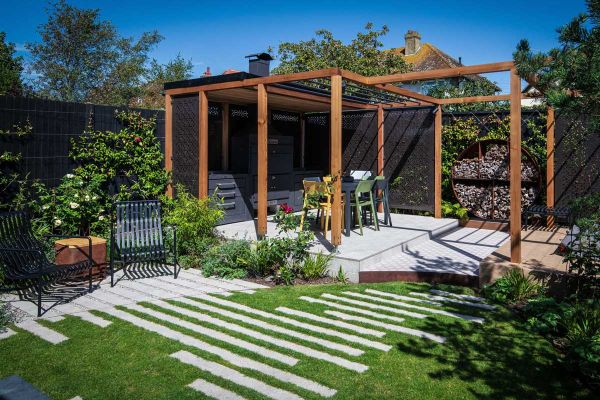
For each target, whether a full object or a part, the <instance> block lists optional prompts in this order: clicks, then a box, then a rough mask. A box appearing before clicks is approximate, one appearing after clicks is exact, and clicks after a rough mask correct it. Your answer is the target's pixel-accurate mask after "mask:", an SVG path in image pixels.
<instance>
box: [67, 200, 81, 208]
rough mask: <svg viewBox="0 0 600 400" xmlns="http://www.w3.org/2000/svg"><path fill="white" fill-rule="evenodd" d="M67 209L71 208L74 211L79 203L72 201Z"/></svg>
mask: <svg viewBox="0 0 600 400" xmlns="http://www.w3.org/2000/svg"><path fill="white" fill-rule="evenodd" d="M69 207H71V208H72V209H73V210H74V209H76V208H77V207H79V203H75V202H74V201H72V202H70V203H69Z"/></svg>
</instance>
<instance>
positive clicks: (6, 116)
mask: <svg viewBox="0 0 600 400" xmlns="http://www.w3.org/2000/svg"><path fill="white" fill-rule="evenodd" d="M123 109H124V108H123V107H114V106H100V105H93V104H82V103H69V102H61V101H52V100H46V99H39V98H28V97H10V96H0V129H1V130H3V131H14V128H13V127H14V125H24V124H26V123H27V122H29V124H31V126H32V128H33V129H32V134H31V135H29V136H26V137H22V138H18V137H15V136H14V135H2V136H1V137H0V153H3V152H4V151H9V152H12V153H20V154H21V156H22V160H21V162H20V163H18V164H14V165H13V166H10V165H3V166H2V168H3V172H10V170H11V168H14V169H17V170H19V171H20V172H22V173H24V174H28V175H29V178H31V179H38V180H40V181H41V182H43V183H45V184H47V185H48V186H56V185H57V184H58V183H59V182H60V179H61V178H62V177H63V176H64V175H65V174H67V173H69V172H70V171H72V169H73V168H74V167H75V165H74V164H73V162H72V161H71V160H70V159H69V156H68V153H69V148H70V142H71V139H73V138H75V137H78V136H80V135H82V134H84V131H85V130H86V128H87V127H91V128H92V129H94V130H100V131H104V130H109V131H118V130H120V129H122V125H121V123H120V122H119V121H118V120H117V119H116V118H115V111H116V110H123ZM134 110H135V111H139V112H140V113H141V114H142V116H144V117H146V118H150V117H154V118H156V123H157V127H156V136H157V137H158V139H159V140H160V143H161V147H162V148H163V151H164V141H165V130H164V111H162V110H141V109H140V110H137V109H134Z"/></svg>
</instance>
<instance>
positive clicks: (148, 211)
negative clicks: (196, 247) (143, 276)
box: [114, 200, 166, 261]
mask: <svg viewBox="0 0 600 400" xmlns="http://www.w3.org/2000/svg"><path fill="white" fill-rule="evenodd" d="M115 215H116V218H115V227H114V242H115V245H116V247H117V249H116V250H118V253H119V255H120V256H121V258H123V259H124V260H125V261H136V260H139V261H145V260H147V261H151V260H159V259H162V258H164V257H165V254H166V253H165V246H164V241H163V229H162V220H161V211H160V202H159V201H158V200H140V201H118V202H116V203H115Z"/></svg>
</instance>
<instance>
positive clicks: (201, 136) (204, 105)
mask: <svg viewBox="0 0 600 400" xmlns="http://www.w3.org/2000/svg"><path fill="white" fill-rule="evenodd" d="M198 119H199V121H198V198H200V199H202V198H205V197H206V196H208V98H207V97H206V92H204V91H202V92H200V94H199V96H198Z"/></svg>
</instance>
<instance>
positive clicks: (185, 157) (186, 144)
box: [171, 95, 199, 195]
mask: <svg viewBox="0 0 600 400" xmlns="http://www.w3.org/2000/svg"><path fill="white" fill-rule="evenodd" d="M171 104H172V107H173V108H172V110H173V111H172V115H173V129H172V134H173V142H172V143H173V158H172V161H173V183H175V184H177V183H181V184H183V185H184V186H185V188H186V189H187V191H188V192H190V193H191V194H193V195H197V194H198V179H199V175H198V122H199V121H198V95H195V96H182V97H174V98H173V100H172V103H171Z"/></svg>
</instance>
